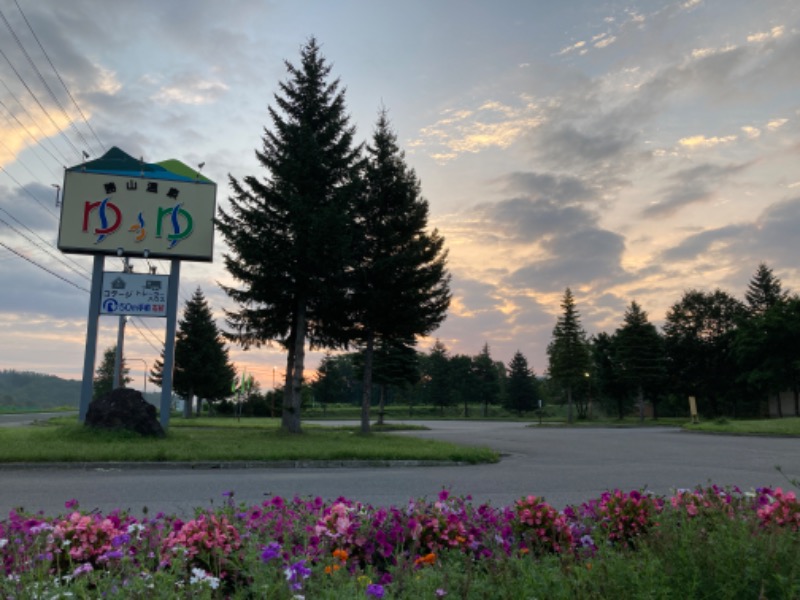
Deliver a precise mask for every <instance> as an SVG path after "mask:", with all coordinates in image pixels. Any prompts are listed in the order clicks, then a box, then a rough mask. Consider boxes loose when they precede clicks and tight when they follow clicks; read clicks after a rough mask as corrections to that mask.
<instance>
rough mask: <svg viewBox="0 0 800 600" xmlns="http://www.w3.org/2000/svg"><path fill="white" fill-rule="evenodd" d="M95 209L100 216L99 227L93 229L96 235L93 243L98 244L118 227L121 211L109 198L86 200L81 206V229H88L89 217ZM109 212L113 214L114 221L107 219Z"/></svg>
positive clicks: (120, 220)
mask: <svg viewBox="0 0 800 600" xmlns="http://www.w3.org/2000/svg"><path fill="white" fill-rule="evenodd" d="M95 210H96V211H97V214H98V216H99V217H100V227H95V229H94V234H95V235H96V236H97V239H96V240H95V244H99V243H100V242H102V241H103V240H104V239H106V238H107V237H108V236H109V235H111V234H112V233H114V232H115V231H116V230H117V229H119V226H120V225H121V224H122V212H121V211H120V210H119V207H118V206H117V205H116V204H114V203H113V202H111V200H110V198H106V199H105V200H103V201H102V202H86V203H85V204H84V207H83V231H88V230H89V217H90V215H91V214H92V212H93V211H95ZM109 212H111V213H113V216H114V222H113V223H111V224H109V219H108V217H109V214H108V213H109Z"/></svg>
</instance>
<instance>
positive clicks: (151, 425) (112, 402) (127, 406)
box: [85, 388, 164, 437]
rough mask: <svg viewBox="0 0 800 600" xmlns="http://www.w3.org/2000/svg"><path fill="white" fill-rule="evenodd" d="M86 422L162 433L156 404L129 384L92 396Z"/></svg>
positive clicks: (89, 424) (115, 428)
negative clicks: (128, 386) (147, 399)
mask: <svg viewBox="0 0 800 600" xmlns="http://www.w3.org/2000/svg"><path fill="white" fill-rule="evenodd" d="M85 422H86V425H87V426H89V427H97V428H100V429H113V430H119V429H127V430H130V431H135V432H137V433H139V434H141V435H146V436H153V437H164V429H163V428H162V427H161V423H159V421H158V416H157V415H156V407H155V406H153V405H152V404H150V403H149V402H147V401H146V400H145V399H144V397H143V396H142V393H141V392H140V391H138V390H134V389H131V388H117V389H115V390H112V391H111V392H109V393H108V394H105V395H104V396H101V397H100V398H98V399H96V400H92V402H91V403H90V404H89V410H88V411H86V421H85Z"/></svg>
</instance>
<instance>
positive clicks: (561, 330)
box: [547, 288, 591, 423]
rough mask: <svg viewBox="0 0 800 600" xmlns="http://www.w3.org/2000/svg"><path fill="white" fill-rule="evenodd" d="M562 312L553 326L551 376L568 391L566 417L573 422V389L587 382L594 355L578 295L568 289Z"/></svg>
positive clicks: (548, 354)
mask: <svg viewBox="0 0 800 600" xmlns="http://www.w3.org/2000/svg"><path fill="white" fill-rule="evenodd" d="M561 308H562V309H563V311H564V312H563V313H562V314H561V316H559V317H558V319H557V321H556V325H555V327H554V328H553V339H552V340H551V341H550V344H549V345H548V346H547V357H548V360H549V363H550V366H549V372H550V377H551V378H552V379H553V380H554V381H555V383H557V384H558V385H559V386H560V387H561V388H562V389H564V390H565V391H566V393H567V420H568V421H569V422H570V423H572V421H573V415H572V412H573V410H572V408H573V397H572V394H573V392H574V391H575V390H576V389H577V388H578V387H579V386H581V385H585V383H584V382H585V379H586V373H588V372H589V368H590V364H591V358H590V354H589V343H588V341H587V340H586V332H585V331H584V330H583V328H582V327H581V319H580V313H579V312H578V309H577V308H576V307H575V298H574V297H573V295H572V291H571V290H570V289H569V288H567V289H566V291H565V292H564V299H563V300H562V301H561Z"/></svg>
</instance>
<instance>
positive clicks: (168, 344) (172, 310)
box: [160, 258, 181, 431]
mask: <svg viewBox="0 0 800 600" xmlns="http://www.w3.org/2000/svg"><path fill="white" fill-rule="evenodd" d="M180 279H181V261H179V260H178V259H175V258H173V259H172V260H171V261H170V269H169V286H168V287H169V289H168V290H167V332H166V334H165V337H164V368H163V369H162V371H161V415H160V420H161V427H162V428H163V429H164V431H166V430H167V429H168V428H169V413H170V410H171V409H172V371H173V367H174V364H175V331H176V330H177V323H178V316H177V315H178V287H179V286H180Z"/></svg>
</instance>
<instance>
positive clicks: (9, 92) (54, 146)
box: [0, 79, 69, 164]
mask: <svg viewBox="0 0 800 600" xmlns="http://www.w3.org/2000/svg"><path fill="white" fill-rule="evenodd" d="M0 82H2V83H3V86H5V88H6V91H7V92H8V94H9V95H10V96H11V97H12V98H13V99H14V100H15V101H16V103H17V104H19V105H20V107H22V111H23V112H24V113H25V114H26V115H27V117H28V118H29V119H30V120H31V121H32V122H33V123H36V119H34V118H33V116H32V115H31V114H30V113H29V112H28V109H27V108H25V105H24V104H23V103H22V102H21V101H20V99H19V98H17V96H16V95H15V94H14V92H12V91H11V88H10V87H8V84H7V83H6V82H5V81H3V80H2V79H0ZM0 106H2V107H3V108H5V109H6V111H8V114H9V115H11V118H13V119H14V120H15V121H16V122H17V125H19V126H20V127H22V129H24V130H25V133H27V134H28V136H29V137H30V138H31V139H32V140H33V143H34V144H36V145H38V146H41V147H42V148H43V149H44V150H45V152H47V153H48V154H49V155H50V156H51V157H52V159H53V160H54V161H56V162H57V163H62V164H63V163H66V162H69V159H68V158H67V157H66V156H65V155H64V153H63V152H61V150H59V149H58V146H56V145H55V144H53V142H52V140H50V143H51V144H53V148H54V149H55V151H56V152H58V153H59V154H60V155H61V158H62V159H63V160H58V158H56V155H55V154H53V153H52V152H50V149H49V148H47V147H46V146H45V145H44V144H43V143H41V142H40V141H39V140H37V139H36V136H35V135H33V134H32V133H31V131H30V129H28V127H27V126H26V125H25V124H24V123H23V122H22V121H20V120H19V119H18V118H17V115H15V114H14V113H13V111H12V110H11V109H10V108H8V106H6V105H5V103H4V102H3V101H2V100H0ZM36 127H38V128H39V131H41V132H42V138H44V139H47V140H49V138H48V137H47V135H46V134H45V132H44V131H43V130H42V128H41V127H39V125H36Z"/></svg>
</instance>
